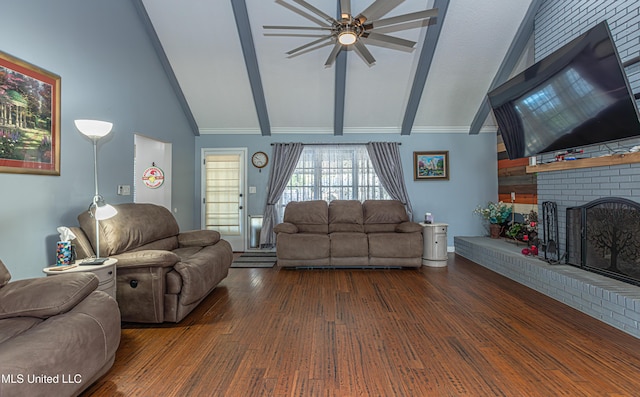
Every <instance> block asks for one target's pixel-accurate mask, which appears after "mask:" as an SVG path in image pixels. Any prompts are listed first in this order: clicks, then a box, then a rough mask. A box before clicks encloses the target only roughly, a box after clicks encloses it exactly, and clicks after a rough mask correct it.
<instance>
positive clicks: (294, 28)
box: [262, 25, 333, 30]
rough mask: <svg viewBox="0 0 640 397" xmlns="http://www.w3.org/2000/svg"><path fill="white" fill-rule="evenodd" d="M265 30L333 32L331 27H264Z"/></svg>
mask: <svg viewBox="0 0 640 397" xmlns="http://www.w3.org/2000/svg"><path fill="white" fill-rule="evenodd" d="M262 27H263V28H264V29H278V30H333V29H332V28H330V27H324V26H277V25H264V26H262Z"/></svg>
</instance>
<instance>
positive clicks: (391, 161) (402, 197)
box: [367, 142, 413, 219]
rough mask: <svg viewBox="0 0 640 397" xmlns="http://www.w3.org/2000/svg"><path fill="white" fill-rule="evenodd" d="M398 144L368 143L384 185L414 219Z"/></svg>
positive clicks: (370, 153)
mask: <svg viewBox="0 0 640 397" xmlns="http://www.w3.org/2000/svg"><path fill="white" fill-rule="evenodd" d="M398 146H399V144H398V143H397V142H369V143H367V151H368V152H369V157H370V158H371V163H372V164H373V169H374V170H375V171H376V174H378V178H379V179H380V183H382V187H384V188H385V189H386V191H387V193H389V195H390V196H391V197H392V198H393V199H394V200H399V201H400V202H402V204H404V206H405V208H406V209H407V213H408V214H409V219H413V208H412V207H411V200H409V194H408V193H407V186H406V185H405V183H404V172H403V171H402V160H401V159H400V149H398Z"/></svg>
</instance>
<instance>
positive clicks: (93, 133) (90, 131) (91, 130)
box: [74, 120, 113, 139]
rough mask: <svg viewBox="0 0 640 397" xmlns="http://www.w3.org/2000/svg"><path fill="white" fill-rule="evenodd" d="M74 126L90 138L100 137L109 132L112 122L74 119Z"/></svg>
mask: <svg viewBox="0 0 640 397" xmlns="http://www.w3.org/2000/svg"><path fill="white" fill-rule="evenodd" d="M74 123H75V124H76V128H77V129H78V131H80V132H81V133H83V134H84V135H86V136H88V137H89V138H92V139H100V138H102V137H103V136H105V135H107V134H108V133H109V132H111V128H112V127H113V123H109V122H108V121H100V120H75V121H74Z"/></svg>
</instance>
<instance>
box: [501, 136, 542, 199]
mask: <svg viewBox="0 0 640 397" xmlns="http://www.w3.org/2000/svg"><path fill="white" fill-rule="evenodd" d="M497 150H498V199H499V200H501V201H504V202H505V203H510V202H511V192H515V194H516V200H515V202H514V203H515V204H538V182H537V177H536V175H535V174H527V166H528V165H529V159H528V158H521V159H515V160H509V157H508V156H507V151H506V149H505V147H504V143H503V142H502V136H501V135H500V133H498V148H497Z"/></svg>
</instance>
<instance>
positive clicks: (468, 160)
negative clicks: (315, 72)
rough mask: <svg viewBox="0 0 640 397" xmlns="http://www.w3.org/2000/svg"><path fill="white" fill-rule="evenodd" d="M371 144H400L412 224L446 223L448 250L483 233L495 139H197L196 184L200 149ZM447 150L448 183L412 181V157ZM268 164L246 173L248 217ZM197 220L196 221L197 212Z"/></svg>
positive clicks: (260, 197) (257, 207) (492, 196)
mask: <svg viewBox="0 0 640 397" xmlns="http://www.w3.org/2000/svg"><path fill="white" fill-rule="evenodd" d="M369 141H379V142H383V141H388V142H400V143H401V144H402V145H401V146H400V154H401V156H402V158H403V164H402V165H403V168H404V176H405V183H406V185H407V189H408V191H409V195H410V197H411V202H412V205H413V210H414V218H415V220H416V221H422V220H423V219H424V213H425V212H431V213H432V214H433V215H434V216H435V221H436V222H444V223H447V224H449V230H448V240H449V242H448V245H449V246H453V236H455V235H458V236H460V235H463V236H469V235H472V236H473V235H483V234H486V232H485V228H484V225H483V223H482V221H481V219H480V218H479V217H477V216H474V215H473V210H474V209H475V208H476V206H477V205H478V204H484V203H486V202H487V201H489V200H492V201H495V200H496V199H497V195H498V193H497V192H498V179H497V160H496V158H497V157H496V135H495V134H487V133H483V134H478V135H467V134H461V133H442V134H437V133H436V134H412V135H409V136H401V135H400V134H371V135H367V134H350V135H345V136H339V137H336V136H333V135H311V134H283V135H274V136H270V137H263V136H259V135H231V134H230V135H202V136H199V137H197V138H196V156H197V158H196V164H197V165H196V167H197V169H196V181H197V183H200V179H201V174H200V173H201V166H200V164H201V157H200V156H201V154H200V153H201V149H203V148H240V147H242V148H244V147H246V148H248V153H249V156H251V154H253V153H255V152H256V151H263V152H265V153H269V154H270V153H271V143H273V142H303V143H366V142H369ZM432 150H448V151H449V156H450V160H449V161H450V164H449V168H450V169H449V171H450V179H449V180H448V181H414V180H413V152H414V151H432ZM269 172H270V165H267V167H266V168H265V169H263V170H262V172H258V170H257V169H256V168H254V167H252V166H249V169H248V186H255V187H256V191H257V193H256V194H250V195H249V196H248V203H247V208H248V215H259V214H262V213H263V212H264V206H265V202H266V189H267V181H268V178H269ZM196 219H200V209H198V210H197V213H196Z"/></svg>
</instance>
